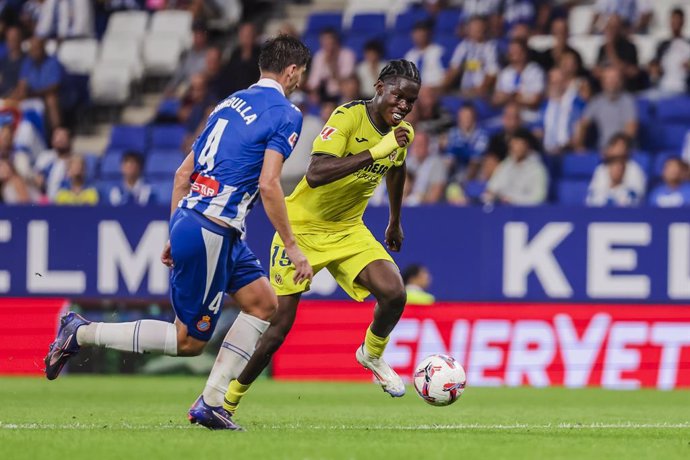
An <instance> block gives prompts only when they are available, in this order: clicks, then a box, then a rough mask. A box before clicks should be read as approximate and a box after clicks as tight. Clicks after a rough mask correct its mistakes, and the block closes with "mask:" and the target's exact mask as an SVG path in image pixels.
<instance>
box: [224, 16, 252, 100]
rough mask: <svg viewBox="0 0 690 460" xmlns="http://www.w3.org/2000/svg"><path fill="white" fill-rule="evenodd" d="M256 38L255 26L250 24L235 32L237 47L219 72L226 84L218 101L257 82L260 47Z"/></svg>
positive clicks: (241, 25) (241, 26) (243, 25)
mask: <svg viewBox="0 0 690 460" xmlns="http://www.w3.org/2000/svg"><path fill="white" fill-rule="evenodd" d="M257 37H258V33H257V30H256V25H254V24H253V23H251V22H245V23H242V24H240V27H239V29H238V31H237V41H238V43H237V47H236V48H235V49H234V50H233V52H232V54H231V55H230V60H229V61H228V62H227V64H225V66H223V69H222V70H221V72H220V74H221V75H222V76H223V80H224V81H225V82H226V85H225V86H224V87H223V88H222V89H221V93H220V94H219V98H220V99H222V98H224V97H227V96H229V95H231V94H232V93H234V92H236V91H239V90H241V89H246V88H249V87H250V86H251V85H253V84H254V83H256V82H257V81H259V51H260V46H259V45H258V44H257V42H256V40H257Z"/></svg>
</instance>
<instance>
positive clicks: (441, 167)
mask: <svg viewBox="0 0 690 460" xmlns="http://www.w3.org/2000/svg"><path fill="white" fill-rule="evenodd" d="M431 144H432V139H431V136H430V135H429V134H428V133H426V132H425V131H417V132H416V133H415V138H414V141H412V145H410V153H409V155H408V157H407V172H408V173H409V174H410V175H411V176H412V177H413V178H414V181H413V185H412V189H411V190H410V194H409V196H407V197H406V198H405V200H404V204H405V205H407V206H417V205H420V204H433V203H438V202H439V201H441V198H442V197H443V191H444V190H445V188H446V181H447V179H448V171H447V168H446V165H445V163H444V161H443V158H442V157H441V155H440V154H439V153H438V151H437V150H436V149H435V148H434V146H432V145H431Z"/></svg>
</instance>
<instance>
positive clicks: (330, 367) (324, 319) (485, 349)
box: [273, 301, 690, 389]
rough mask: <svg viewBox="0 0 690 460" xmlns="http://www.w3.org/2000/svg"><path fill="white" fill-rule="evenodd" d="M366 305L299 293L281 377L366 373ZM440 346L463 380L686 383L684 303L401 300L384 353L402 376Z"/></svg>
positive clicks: (689, 368)
mask: <svg viewBox="0 0 690 460" xmlns="http://www.w3.org/2000/svg"><path fill="white" fill-rule="evenodd" d="M372 308H373V304H372V303H364V304H358V303H355V302H348V301H328V302H326V301H324V302H322V301H305V302H302V304H301V305H300V309H299V312H298V314H297V321H296V323H295V326H294V328H293V330H292V332H291V334H290V335H289V337H288V338H287V340H286V341H285V344H284V345H283V347H282V348H281V350H280V351H279V352H278V353H277V354H276V356H275V358H274V361H273V374H274V376H275V377H276V378H281V379H320V380H367V379H370V378H371V375H370V374H369V373H367V372H366V371H365V370H363V369H362V368H361V367H360V366H359V365H358V364H357V362H356V361H355V358H354V352H355V349H356V347H357V346H358V345H359V344H360V343H361V342H362V339H363V337H364V332H365V329H366V327H367V325H368V324H369V322H370V321H371V313H372ZM432 353H447V354H450V355H452V356H454V357H455V358H456V359H457V360H458V361H460V362H461V363H462V364H463V366H464V367H465V370H466V371H467V380H468V385H474V386H497V385H509V386H518V385H532V386H550V385H557V386H568V387H583V386H601V387H605V388H615V389H632V388H638V387H655V388H660V389H671V388H681V387H682V388H690V306H668V305H592V304H586V305H574V304H568V305H563V304H514V303H511V304H475V303H440V304H436V305H434V306H408V307H407V309H406V310H405V314H404V315H403V318H402V319H401V321H400V323H399V324H398V326H397V327H396V329H395V331H394V333H393V334H392V336H391V340H390V342H389V345H388V348H387V350H386V355H385V357H386V359H387V360H388V362H389V363H391V365H392V366H393V367H394V368H395V369H396V370H397V371H398V372H399V373H400V374H401V375H403V376H405V377H406V378H410V376H411V374H412V371H413V368H414V365H415V364H416V363H417V362H419V361H421V360H422V359H423V358H424V357H426V356H428V355H430V354H432Z"/></svg>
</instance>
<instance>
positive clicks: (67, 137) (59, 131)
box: [34, 128, 73, 201]
mask: <svg viewBox="0 0 690 460" xmlns="http://www.w3.org/2000/svg"><path fill="white" fill-rule="evenodd" d="M51 141H52V142H51V145H52V146H53V148H52V149H51V150H46V151H45V152H43V153H41V154H40V155H39V156H38V158H37V159H36V164H35V165H34V172H35V174H36V175H35V178H34V180H35V182H36V186H37V187H38V189H39V190H41V192H42V193H43V194H44V195H45V196H46V197H47V198H48V200H49V201H52V200H53V199H54V198H55V195H56V194H57V191H58V189H59V188H60V185H61V184H62V182H63V181H64V180H65V178H66V177H67V165H68V163H69V160H70V158H72V156H73V154H72V138H71V133H70V132H69V130H68V129H67V128H56V129H55V130H53V136H52V139H51Z"/></svg>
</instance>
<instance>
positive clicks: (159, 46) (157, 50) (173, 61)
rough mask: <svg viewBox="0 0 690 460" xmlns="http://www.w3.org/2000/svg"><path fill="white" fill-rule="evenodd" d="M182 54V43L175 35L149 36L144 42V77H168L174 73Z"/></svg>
mask: <svg viewBox="0 0 690 460" xmlns="http://www.w3.org/2000/svg"><path fill="white" fill-rule="evenodd" d="M181 54H182V43H181V42H180V40H179V39H178V37H177V36H175V35H172V36H171V35H170V34H163V33H161V34H157V35H149V36H148V37H147V38H146V41H145V42H144V72H145V73H146V75H155V76H169V75H172V74H173V73H174V72H175V68H176V67H177V64H178V63H179V62H180V55H181Z"/></svg>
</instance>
